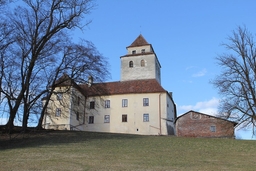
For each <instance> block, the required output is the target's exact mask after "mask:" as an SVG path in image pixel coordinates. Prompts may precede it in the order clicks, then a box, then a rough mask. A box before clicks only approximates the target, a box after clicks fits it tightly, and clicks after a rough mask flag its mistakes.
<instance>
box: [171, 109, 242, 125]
mask: <svg viewBox="0 0 256 171" xmlns="http://www.w3.org/2000/svg"><path fill="white" fill-rule="evenodd" d="M190 112H194V113H198V114H200V115H205V116H209V117H212V118H216V119H221V120H225V121H228V122H231V123H233V124H234V126H236V125H237V124H238V123H237V122H234V121H230V120H227V119H223V118H220V117H217V116H213V115H208V114H205V113H200V112H196V111H193V110H190V111H188V112H186V113H184V114H182V115H180V116H178V117H177V118H176V119H175V121H174V123H176V122H177V120H178V119H179V118H181V117H182V116H185V115H187V114H189V113H190Z"/></svg>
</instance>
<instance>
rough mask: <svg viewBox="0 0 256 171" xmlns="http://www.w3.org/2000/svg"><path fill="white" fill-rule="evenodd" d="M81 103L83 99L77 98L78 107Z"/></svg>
mask: <svg viewBox="0 0 256 171" xmlns="http://www.w3.org/2000/svg"><path fill="white" fill-rule="evenodd" d="M80 101H81V98H80V97H77V105H78V106H79V105H80Z"/></svg>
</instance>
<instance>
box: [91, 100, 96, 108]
mask: <svg viewBox="0 0 256 171" xmlns="http://www.w3.org/2000/svg"><path fill="white" fill-rule="evenodd" d="M90 109H95V102H94V101H91V102H90Z"/></svg>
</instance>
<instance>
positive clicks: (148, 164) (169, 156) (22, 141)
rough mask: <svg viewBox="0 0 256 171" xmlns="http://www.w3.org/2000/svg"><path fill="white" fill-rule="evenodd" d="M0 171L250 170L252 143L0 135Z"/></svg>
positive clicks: (255, 147) (255, 148) (255, 154)
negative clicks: (9, 136) (9, 137)
mask: <svg viewBox="0 0 256 171" xmlns="http://www.w3.org/2000/svg"><path fill="white" fill-rule="evenodd" d="M0 138H1V139H0V170H4V171H6V170H19V171H22V170H31V171H32V170H33V171H35V170H52V171H56V170H57V171H58V170H61V171H62V170H83V171H84V170H95V171H96V170H97V171H98V170H152V171H156V170H177V171H178V170H189V171H193V170H195V171H199V170H203V171H205V170H214V171H216V170H237V171H241V170H246V171H247V170H256V162H255V159H256V141H243V140H234V139H207V138H178V137H174V136H139V135H123V134H107V133H89V132H67V131H66V132H65V131H51V132H49V131H48V132H42V133H40V134H38V133H37V134H35V133H30V134H25V135H22V134H20V135H18V136H16V137H14V138H13V139H12V140H11V141H10V140H9V139H8V137H6V135H4V134H0Z"/></svg>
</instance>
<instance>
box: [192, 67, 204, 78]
mask: <svg viewBox="0 0 256 171" xmlns="http://www.w3.org/2000/svg"><path fill="white" fill-rule="evenodd" d="M206 73H207V70H206V69H205V68H204V69H202V70H201V71H199V72H197V73H195V74H193V75H192V77H203V76H205V74H206Z"/></svg>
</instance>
